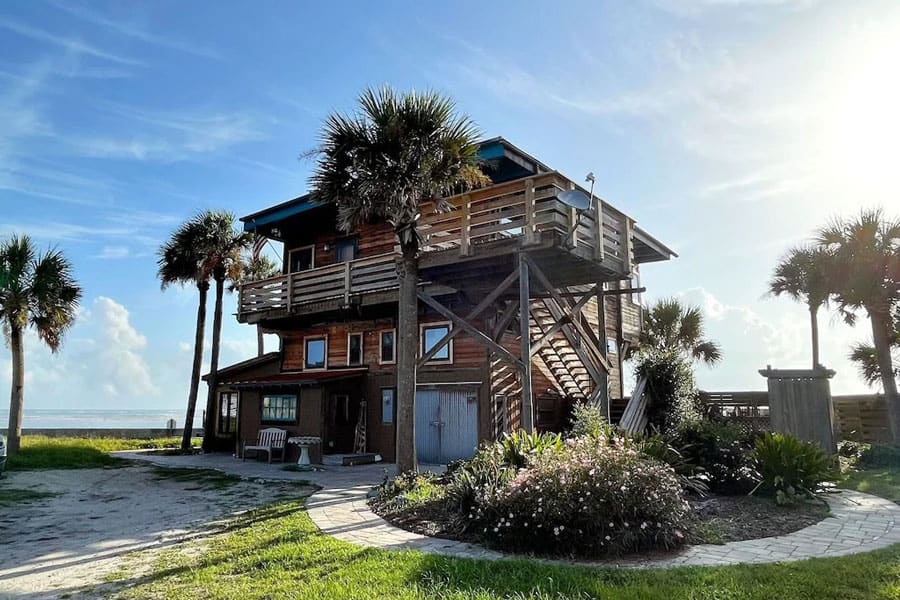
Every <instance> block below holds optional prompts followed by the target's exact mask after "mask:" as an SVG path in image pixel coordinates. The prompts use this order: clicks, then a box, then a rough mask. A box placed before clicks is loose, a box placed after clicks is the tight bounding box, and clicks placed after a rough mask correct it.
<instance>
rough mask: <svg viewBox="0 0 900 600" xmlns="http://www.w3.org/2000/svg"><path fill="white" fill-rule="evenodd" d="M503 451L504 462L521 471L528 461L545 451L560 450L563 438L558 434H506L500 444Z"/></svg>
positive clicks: (522, 432)
mask: <svg viewBox="0 0 900 600" xmlns="http://www.w3.org/2000/svg"><path fill="white" fill-rule="evenodd" d="M498 443H499V444H500V447H501V448H502V450H503V462H504V463H505V464H506V465H507V466H510V467H513V468H516V469H521V468H523V467H524V466H525V465H526V464H528V461H529V460H530V459H531V458H533V457H535V456H540V455H541V454H543V453H544V452H545V451H547V450H549V449H553V448H559V447H560V445H561V444H562V438H561V437H560V436H559V434H557V433H538V432H536V431H535V432H533V433H526V432H524V431H522V430H519V431H516V432H515V433H504V434H503V437H502V438H501V439H500V441H499V442H498Z"/></svg>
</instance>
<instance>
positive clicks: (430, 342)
mask: <svg viewBox="0 0 900 600" xmlns="http://www.w3.org/2000/svg"><path fill="white" fill-rule="evenodd" d="M448 333H450V323H434V324H431V325H422V341H421V345H422V353H421V355H420V356H425V355H426V354H428V353H429V352H431V350H432V348H434V347H435V346H437V343H438V342H439V341H441V339H443V337H444V336H445V335H447V334H448ZM452 346H453V341H452V340H451V341H450V342H448V343H446V344H444V345H443V346H442V347H441V349H440V350H438V351H437V354H435V355H434V356H432V357H431V361H432V362H451V361H452V360H453V350H452Z"/></svg>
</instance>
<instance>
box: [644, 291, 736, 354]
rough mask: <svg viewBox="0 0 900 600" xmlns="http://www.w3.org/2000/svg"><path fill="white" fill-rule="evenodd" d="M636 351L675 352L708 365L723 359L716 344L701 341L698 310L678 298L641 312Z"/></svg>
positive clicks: (701, 327)
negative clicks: (642, 318) (639, 335)
mask: <svg viewBox="0 0 900 600" xmlns="http://www.w3.org/2000/svg"><path fill="white" fill-rule="evenodd" d="M639 348H640V349H654V350H675V351H676V352H678V353H679V354H680V355H681V356H683V357H684V358H686V359H688V360H700V361H702V362H704V363H706V364H707V365H714V364H715V363H717V362H719V361H720V360H721V359H722V350H721V348H720V347H719V345H718V344H717V343H716V342H713V341H711V340H706V339H703V313H702V312H701V311H700V308H699V307H697V306H686V305H683V304H682V303H681V302H680V301H679V300H678V299H677V298H663V299H662V300H659V301H657V302H656V303H655V304H653V305H652V306H650V307H649V308H646V309H645V310H644V322H643V327H642V328H641V340H640V344H639ZM636 350H637V349H636Z"/></svg>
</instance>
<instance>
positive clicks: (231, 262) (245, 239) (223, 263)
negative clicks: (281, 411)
mask: <svg viewBox="0 0 900 600" xmlns="http://www.w3.org/2000/svg"><path fill="white" fill-rule="evenodd" d="M234 221H235V217H234V215H233V214H232V213H230V212H226V211H206V212H204V213H202V214H201V215H200V216H199V223H198V224H199V225H200V226H201V227H202V228H203V229H204V230H205V231H206V233H207V238H206V240H205V242H204V244H203V246H202V248H203V253H204V262H205V264H206V266H207V268H208V269H210V270H211V272H212V278H213V281H215V283H216V297H215V298H216V299H215V303H214V308H213V334H212V348H211V350H210V361H209V378H208V380H207V386H208V391H207V396H206V420H207V422H206V426H205V427H204V428H203V450H204V451H207V452H209V451H211V450H212V449H213V444H214V443H215V431H214V429H215V428H214V427H213V426H212V421H213V416H214V415H215V414H216V384H217V381H216V379H217V377H218V373H219V352H220V349H221V341H222V316H223V315H222V297H223V295H224V292H225V288H226V285H225V283H226V281H232V282H234V281H237V280H239V279H240V278H241V275H242V272H243V269H244V261H243V257H242V253H243V252H244V251H245V250H246V249H247V248H249V247H250V244H251V242H252V240H253V234H250V233H244V232H239V231H235V229H234ZM228 289H229V291H230V290H232V289H234V286H233V285H229V286H228Z"/></svg>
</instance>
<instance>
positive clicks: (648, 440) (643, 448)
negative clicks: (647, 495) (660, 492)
mask: <svg viewBox="0 0 900 600" xmlns="http://www.w3.org/2000/svg"><path fill="white" fill-rule="evenodd" d="M634 444H635V448H637V450H638V452H640V453H641V454H643V455H644V456H647V457H649V458H652V459H654V460H657V461H659V462H661V463H665V464H667V465H669V466H670V467H672V470H673V471H675V474H676V475H677V476H678V480H679V481H680V482H681V487H683V488H684V489H685V490H686V491H689V492H691V493H694V494H697V495H698V496H705V495H706V494H707V493H708V492H709V486H708V485H706V481H705V478H704V477H702V476H701V475H700V471H701V470H700V469H699V468H698V465H696V464H695V463H694V462H692V461H691V455H690V454H689V452H688V451H689V450H690V449H689V448H676V447H675V445H674V444H673V443H672V440H671V438H669V437H667V436H664V435H662V434H656V435H652V436H649V437H644V438H636V439H635V442H634Z"/></svg>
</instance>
